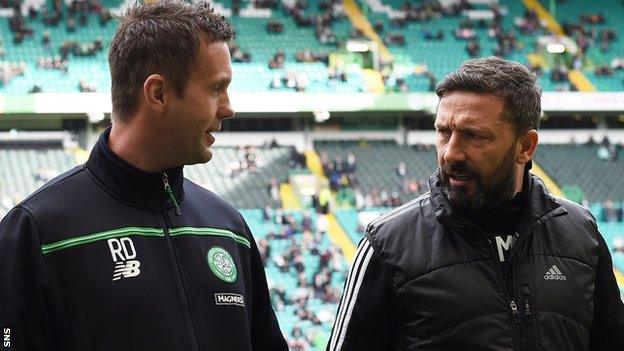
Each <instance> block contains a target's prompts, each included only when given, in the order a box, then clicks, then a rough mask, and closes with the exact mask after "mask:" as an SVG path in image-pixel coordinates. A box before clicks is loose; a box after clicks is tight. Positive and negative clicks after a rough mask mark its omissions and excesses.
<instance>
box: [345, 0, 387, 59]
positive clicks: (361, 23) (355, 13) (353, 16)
mask: <svg viewBox="0 0 624 351" xmlns="http://www.w3.org/2000/svg"><path fill="white" fill-rule="evenodd" d="M343 6H344V9H345V12H346V13H347V16H348V17H349V20H351V23H353V27H355V28H357V29H359V30H361V31H362V33H364V35H366V36H367V37H368V38H369V39H370V40H372V41H374V42H375V43H376V44H377V46H378V47H379V53H380V55H381V58H382V60H383V61H386V62H391V61H392V59H393V57H392V54H391V53H390V50H388V47H387V46H386V44H384V42H383V40H381V38H380V37H379V35H377V32H375V30H374V29H373V26H372V25H371V23H370V22H369V21H368V18H366V16H364V14H363V13H362V11H361V10H360V7H359V6H358V4H357V2H356V0H344V1H343Z"/></svg>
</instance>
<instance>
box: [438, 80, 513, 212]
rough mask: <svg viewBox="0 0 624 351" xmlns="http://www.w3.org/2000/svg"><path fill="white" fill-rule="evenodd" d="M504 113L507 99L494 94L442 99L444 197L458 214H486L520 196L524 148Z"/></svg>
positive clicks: (440, 147) (440, 137)
mask: <svg viewBox="0 0 624 351" xmlns="http://www.w3.org/2000/svg"><path fill="white" fill-rule="evenodd" d="M503 108H504V102H503V100H501V99H500V98H498V97H496V96H494V95H491V94H484V93H472V92H463V91H454V92H449V93H446V94H445V95H444V96H443V97H442V98H441V99H440V104H439V106H438V112H437V115H436V121H435V128H436V131H437V141H436V147H437V151H438V167H439V173H440V178H441V180H442V185H443V189H444V192H445V194H446V195H447V197H448V198H449V201H450V202H451V205H452V206H453V207H454V208H455V209H457V210H460V211H462V212H468V213H478V212H482V211H483V210H485V209H487V208H491V207H494V206H496V205H498V204H500V203H501V202H503V201H505V200H508V199H510V198H511V197H513V195H515V194H514V193H513V192H514V190H515V188H516V177H515V175H516V172H517V168H518V165H517V163H516V157H517V155H518V152H519V150H520V149H519V148H518V142H517V138H516V136H515V133H514V129H513V126H512V125H511V123H509V122H507V121H505V120H504V119H503V117H502V116H503Z"/></svg>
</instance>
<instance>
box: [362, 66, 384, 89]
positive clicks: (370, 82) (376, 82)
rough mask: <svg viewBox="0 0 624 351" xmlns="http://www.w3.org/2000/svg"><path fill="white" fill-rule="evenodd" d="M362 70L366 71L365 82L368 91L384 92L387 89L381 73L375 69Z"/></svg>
mask: <svg viewBox="0 0 624 351" xmlns="http://www.w3.org/2000/svg"><path fill="white" fill-rule="evenodd" d="M362 72H363V73H364V84H366V87H367V91H369V92H371V93H383V92H384V91H386V86H385V85H384V82H383V80H382V78H381V73H379V72H377V71H375V70H373V69H365V70H363V71H362Z"/></svg>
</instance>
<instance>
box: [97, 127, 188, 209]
mask: <svg viewBox="0 0 624 351" xmlns="http://www.w3.org/2000/svg"><path fill="white" fill-rule="evenodd" d="M110 130H111V128H110V127H109V128H108V129H106V130H105V131H104V132H103V133H102V134H101V135H100V137H99V139H98V141H97V143H96V144H95V146H94V147H93V150H92V151H91V155H90V156H89V160H87V163H86V168H87V169H88V170H89V171H90V172H91V173H92V174H93V176H95V178H96V179H97V180H98V181H99V182H100V183H101V185H103V186H104V188H106V190H108V191H109V192H111V193H112V194H113V195H114V196H116V197H118V198H120V199H122V200H124V201H127V202H129V203H131V204H133V205H136V206H138V207H142V208H149V209H162V208H168V207H171V206H172V205H173V201H172V200H171V198H170V197H169V196H168V195H167V193H166V192H165V187H164V179H163V178H164V174H166V175H167V178H168V181H169V185H170V187H171V190H172V191H173V194H174V195H175V198H176V201H177V202H178V203H179V202H180V201H182V198H183V197H184V190H183V181H184V176H183V174H182V167H176V168H171V169H167V170H165V171H164V172H162V173H150V172H146V171H143V170H141V169H139V168H137V167H135V166H133V165H132V164H130V163H129V162H127V161H126V160H124V159H122V158H121V157H119V156H118V155H117V154H115V153H114V152H113V151H112V150H111V149H110V148H109V147H108V137H109V135H110Z"/></svg>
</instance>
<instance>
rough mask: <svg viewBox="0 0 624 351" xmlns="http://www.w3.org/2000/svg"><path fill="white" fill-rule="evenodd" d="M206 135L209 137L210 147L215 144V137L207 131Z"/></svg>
mask: <svg viewBox="0 0 624 351" xmlns="http://www.w3.org/2000/svg"><path fill="white" fill-rule="evenodd" d="M204 135H205V136H206V137H207V143H208V146H210V145H212V144H214V142H215V137H214V136H213V135H212V134H211V133H210V132H209V131H205V132H204Z"/></svg>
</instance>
